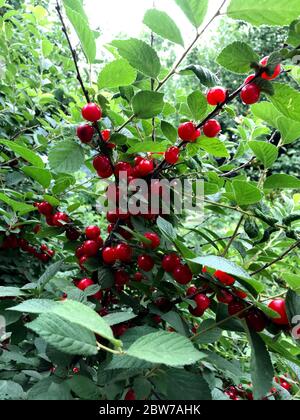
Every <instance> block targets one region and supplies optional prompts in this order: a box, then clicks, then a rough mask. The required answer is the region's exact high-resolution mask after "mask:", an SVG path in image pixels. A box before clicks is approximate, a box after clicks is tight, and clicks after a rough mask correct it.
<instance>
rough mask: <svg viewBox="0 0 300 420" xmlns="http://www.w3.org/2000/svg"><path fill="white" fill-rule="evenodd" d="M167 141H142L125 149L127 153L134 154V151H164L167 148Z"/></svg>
mask: <svg viewBox="0 0 300 420" xmlns="http://www.w3.org/2000/svg"><path fill="white" fill-rule="evenodd" d="M168 145H169V143H168V142H166V141H162V142H160V143H153V141H143V142H139V143H136V144H134V145H133V146H130V147H129V149H128V150H127V153H129V154H134V153H147V152H151V153H161V152H165V151H166V149H167V148H168Z"/></svg>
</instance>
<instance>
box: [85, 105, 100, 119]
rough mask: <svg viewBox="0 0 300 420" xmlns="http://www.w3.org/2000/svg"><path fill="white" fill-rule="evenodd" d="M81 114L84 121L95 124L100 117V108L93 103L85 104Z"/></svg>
mask: <svg viewBox="0 0 300 420" xmlns="http://www.w3.org/2000/svg"><path fill="white" fill-rule="evenodd" d="M81 113H82V116H83V118H84V119H85V120H87V121H91V122H96V121H98V120H100V119H101V117H102V109H101V108H100V106H98V105H97V104H94V103H89V104H86V105H85V106H84V107H83V108H82V111H81Z"/></svg>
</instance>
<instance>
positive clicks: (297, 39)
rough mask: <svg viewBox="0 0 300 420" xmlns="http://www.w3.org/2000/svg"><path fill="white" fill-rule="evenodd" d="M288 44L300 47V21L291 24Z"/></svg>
mask: <svg viewBox="0 0 300 420" xmlns="http://www.w3.org/2000/svg"><path fill="white" fill-rule="evenodd" d="M287 43H288V44H289V45H292V46H293V47H295V48H296V47H298V45H300V19H297V20H294V21H293V22H292V23H291V25H290V29H289V36H288V40H287Z"/></svg>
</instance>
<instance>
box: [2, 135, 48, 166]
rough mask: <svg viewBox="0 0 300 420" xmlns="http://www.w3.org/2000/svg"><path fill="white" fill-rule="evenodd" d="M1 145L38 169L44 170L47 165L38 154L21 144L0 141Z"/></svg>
mask: <svg viewBox="0 0 300 420" xmlns="http://www.w3.org/2000/svg"><path fill="white" fill-rule="evenodd" d="M0 144H3V145H4V146H6V147H7V148H8V149H10V150H12V151H13V152H15V154H16V155H17V156H21V157H22V158H23V159H24V160H27V162H29V163H31V164H32V165H34V166H36V167H38V168H44V166H45V164H44V162H43V161H42V159H41V158H40V157H39V156H38V155H37V154H36V153H34V152H33V151H32V150H30V149H29V148H28V146H26V147H25V146H21V145H20V144H18V143H15V142H14V141H10V140H0Z"/></svg>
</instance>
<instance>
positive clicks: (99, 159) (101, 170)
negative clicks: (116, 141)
mask: <svg viewBox="0 0 300 420" xmlns="http://www.w3.org/2000/svg"><path fill="white" fill-rule="evenodd" d="M93 166H94V168H95V169H96V171H97V173H98V175H99V176H100V178H104V179H105V178H109V177H110V176H112V174H113V168H112V166H111V163H110V160H109V159H108V157H107V156H104V155H99V156H96V157H95V158H94V160H93Z"/></svg>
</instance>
